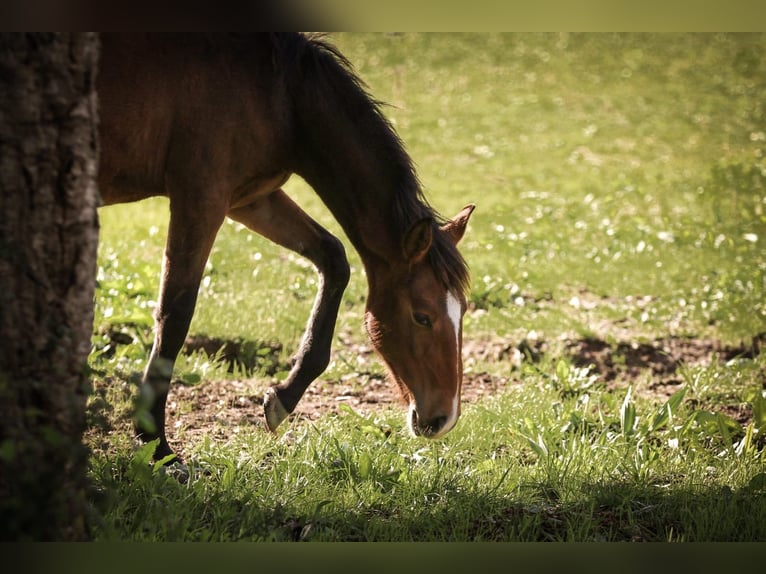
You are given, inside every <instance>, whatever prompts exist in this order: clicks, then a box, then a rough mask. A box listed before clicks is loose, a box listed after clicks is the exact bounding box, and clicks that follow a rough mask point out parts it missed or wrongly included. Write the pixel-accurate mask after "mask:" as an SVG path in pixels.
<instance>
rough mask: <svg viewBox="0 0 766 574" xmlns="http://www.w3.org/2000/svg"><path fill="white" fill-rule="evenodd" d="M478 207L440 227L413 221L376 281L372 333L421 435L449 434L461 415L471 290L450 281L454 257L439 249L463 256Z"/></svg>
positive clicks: (370, 306) (369, 319)
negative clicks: (461, 247) (395, 257)
mask: <svg viewBox="0 0 766 574" xmlns="http://www.w3.org/2000/svg"><path fill="white" fill-rule="evenodd" d="M473 210H474V206H473V205H468V206H466V207H465V208H463V210H462V211H461V212H460V213H459V214H458V215H457V216H456V217H455V218H454V219H452V220H451V221H448V222H447V223H445V224H444V225H441V226H437V225H436V224H435V223H434V220H433V219H432V218H425V219H421V220H420V221H417V222H416V223H414V224H413V225H412V226H411V227H410V229H409V230H408V231H407V233H406V234H405V236H404V238H403V240H402V260H401V261H397V262H395V263H394V264H390V265H388V266H387V267H386V272H385V273H376V274H375V277H374V278H373V279H372V280H371V282H370V296H369V298H368V302H367V311H366V314H365V326H366V328H367V333H368V334H369V336H370V340H371V341H372V344H373V347H374V348H375V350H376V351H377V352H378V353H379V354H380V355H381V357H382V358H383V360H384V362H385V364H386V366H387V367H388V370H389V372H390V373H391V376H392V378H393V379H394V380H395V381H396V383H397V384H398V386H399V388H400V390H401V391H402V396H403V397H404V399H405V400H406V401H407V403H408V404H409V416H408V424H409V428H410V431H411V432H412V433H413V434H414V435H417V436H423V437H427V438H437V437H440V436H443V435H445V434H446V433H448V432H449V431H450V430H451V429H452V428H453V427H454V426H455V423H456V422H457V419H458V417H459V416H460V392H461V387H462V380H463V361H462V357H461V348H462V319H463V314H464V313H465V309H466V298H465V293H464V291H465V286H464V285H463V286H461V285H458V284H455V282H454V281H451V280H450V273H449V270H448V269H447V268H446V267H445V266H448V265H449V264H450V257H444V256H443V255H444V254H441V255H440V254H438V253H434V250H439V249H441V250H442V251H444V250H445V248H446V250H447V251H451V252H452V254H453V255H456V253H457V251H456V248H455V246H456V245H457V244H458V242H459V241H460V239H461V238H462V237H463V234H464V232H465V228H466V225H467V223H468V219H469V218H470V216H471V213H472V212H473ZM453 260H454V257H453Z"/></svg>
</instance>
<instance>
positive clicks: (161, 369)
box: [144, 357, 174, 382]
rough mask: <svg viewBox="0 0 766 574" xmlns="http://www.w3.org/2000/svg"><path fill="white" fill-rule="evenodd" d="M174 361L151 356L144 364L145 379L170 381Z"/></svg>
mask: <svg viewBox="0 0 766 574" xmlns="http://www.w3.org/2000/svg"><path fill="white" fill-rule="evenodd" d="M173 366H174V361H173V360H172V359H166V358H165V357H153V358H152V359H150V360H149V364H148V365H147V366H146V375H145V377H144V378H145V380H147V381H149V380H151V381H152V382H154V381H163V380H165V381H170V378H171V377H172V376H173Z"/></svg>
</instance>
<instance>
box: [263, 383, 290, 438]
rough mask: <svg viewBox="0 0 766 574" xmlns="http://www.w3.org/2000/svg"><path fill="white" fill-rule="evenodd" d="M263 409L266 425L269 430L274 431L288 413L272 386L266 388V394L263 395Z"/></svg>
mask: <svg viewBox="0 0 766 574" xmlns="http://www.w3.org/2000/svg"><path fill="white" fill-rule="evenodd" d="M263 411H264V413H265V415H266V426H267V427H268V429H269V430H270V431H271V432H275V431H276V430H277V427H278V426H279V425H280V424H281V423H282V421H283V420H285V419H286V418H287V415H289V414H290V413H288V412H287V410H286V409H285V407H284V406H283V405H282V401H280V400H279V397H278V396H277V392H276V391H275V390H274V389H272V388H269V389H266V394H265V395H264V397H263Z"/></svg>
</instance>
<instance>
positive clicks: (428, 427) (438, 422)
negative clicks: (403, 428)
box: [410, 409, 449, 438]
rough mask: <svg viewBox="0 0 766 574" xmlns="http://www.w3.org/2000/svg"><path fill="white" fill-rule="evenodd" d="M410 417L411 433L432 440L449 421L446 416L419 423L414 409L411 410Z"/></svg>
mask: <svg viewBox="0 0 766 574" xmlns="http://www.w3.org/2000/svg"><path fill="white" fill-rule="evenodd" d="M410 416H411V417H412V420H411V422H412V424H411V428H412V431H413V432H414V433H415V434H416V435H419V436H422V437H425V438H434V437H435V436H438V435H439V433H440V431H441V430H442V429H443V428H444V425H446V424H447V421H448V420H449V416H447V415H438V416H435V417H433V418H432V419H430V420H428V421H421V420H420V417H418V413H417V411H415V409H412V411H411V414H410Z"/></svg>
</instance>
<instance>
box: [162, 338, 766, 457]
mask: <svg viewBox="0 0 766 574" xmlns="http://www.w3.org/2000/svg"><path fill="white" fill-rule="evenodd" d="M764 342H766V333H765V334H761V335H759V336H757V337H754V338H753V340H752V342H751V344H749V345H741V346H727V345H723V344H721V343H720V342H718V341H714V340H703V339H691V338H668V339H658V340H655V341H652V342H649V343H629V342H619V343H615V344H609V343H607V342H606V341H603V340H600V339H596V338H584V339H578V340H573V341H568V342H565V343H564V344H563V351H562V354H563V355H564V356H566V357H568V358H569V359H570V360H571V361H572V363H573V364H574V365H577V366H582V367H585V366H590V367H591V368H592V370H593V372H594V373H596V374H597V375H598V376H599V377H600V378H601V379H602V380H603V381H604V382H605V383H606V384H607V386H612V387H619V386H625V385H627V384H629V383H631V382H635V381H637V380H639V379H642V380H646V379H647V378H649V379H650V380H651V382H650V383H649V384H648V387H645V388H647V391H646V392H650V393H652V394H655V395H658V396H668V395H671V394H672V393H673V392H675V391H676V390H677V387H678V386H679V385H681V384H682V380H681V376H680V374H679V369H680V368H681V366H682V365H684V364H685V365H688V366H696V365H706V364H711V362H713V361H715V360H718V361H722V362H724V361H728V360H731V359H733V358H736V357H742V358H753V357H755V356H757V355H758V354H759V353H760V352H761V350H762V348H763V346H764ZM550 346H551V345H549V344H548V343H547V342H546V341H538V340H531V341H530V340H522V341H520V342H517V343H511V342H507V341H496V342H481V343H476V342H469V341H466V342H465V344H464V349H463V353H464V357H466V359H467V361H466V363H468V364H470V363H471V362H473V363H476V361H477V360H481V361H487V362H491V363H498V362H507V363H508V364H509V369H508V373H509V374H508V376H498V375H493V374H490V373H487V372H471V373H469V374H467V375H466V377H465V379H464V382H463V393H462V399H463V401H464V403H471V402H475V401H477V400H479V399H481V398H482V397H484V396H489V395H492V394H494V393H496V392H498V391H500V390H502V389H503V388H505V387H506V386H508V385H509V384H520V383H521V374H520V372H519V371H518V369H517V367H518V366H519V365H520V364H521V363H522V362H524V361H526V362H531V363H535V362H539V361H541V360H542V359H543V358H544V357H545V356H546V355H549V354H552V353H553V351H551V349H550ZM185 349H186V351H185V352H192V351H199V350H202V351H204V352H206V353H208V354H209V355H211V356H219V357H223V358H224V359H225V360H227V361H230V362H231V364H235V363H238V364H240V365H241V366H244V367H246V368H247V369H248V370H251V369H253V368H255V367H259V366H261V367H262V366H268V365H273V366H274V369H275V370H280V369H281V370H284V369H286V368H289V365H286V364H285V363H284V362H283V361H281V359H280V357H281V356H282V347H281V345H270V346H267V345H264V344H263V343H245V345H243V343H242V342H238V341H222V340H217V339H208V338H203V337H198V338H195V339H190V340H188V341H187V344H186V347H185ZM243 349H244V350H243ZM264 349H267V351H265V350H264ZM359 353H360V354H365V355H367V354H370V350H369V348H367V347H364V348H360V349H359ZM253 357H255V362H252V361H253ZM244 361H251V362H244ZM280 361H281V362H280ZM267 372H268V371H267ZM267 384H268V383H267V382H266V380H264V379H263V378H262V377H261V378H259V379H255V378H253V379H241V380H240V379H237V380H210V381H205V382H204V383H202V384H197V385H186V384H183V383H182V382H180V381H176V382H175V383H174V384H173V385H172V387H171V392H170V395H169V397H168V406H167V413H168V421H167V425H168V428H169V429H172V430H171V432H170V433H169V434H170V436H169V438H170V440H171V444H172V443H175V444H173V446H174V448H177V449H178V450H179V452H180V453H183V450H184V449H183V446H184V444H187V445H188V444H190V443H192V442H197V441H196V440H194V439H200V438H202V436H208V437H209V438H210V439H211V440H226V439H227V438H229V437H230V436H231V435H232V434H235V433H237V432H239V430H240V429H241V428H246V427H249V426H251V425H258V426H263V425H264V422H263V412H262V405H263V393H264V391H265V389H266V386H267ZM396 404H399V405H401V407H402V410H404V409H405V405H404V403H403V401H402V399H401V398H400V396H399V391H398V389H397V388H396V386H395V385H394V384H393V383H391V382H389V381H388V380H386V379H385V378H384V377H382V376H380V375H377V374H372V373H359V374H357V375H356V376H346V377H344V379H343V380H340V381H331V380H327V379H324V378H320V379H318V380H316V381H315V382H314V383H313V384H312V385H311V386H310V387H309V388H308V390H307V391H306V394H305V395H304V396H303V398H302V399H301V402H300V403H299V405H298V407H297V409H296V412H295V413H294V414H293V415H291V417H292V418H297V417H301V418H308V419H309V420H315V419H317V418H319V417H320V416H324V415H327V414H331V413H336V414H337V413H338V412H339V411H340V409H341V405H348V406H349V407H351V408H352V409H353V410H354V411H356V412H359V413H360V414H363V415H369V414H372V413H374V412H375V411H376V409H379V408H380V407H381V406H382V405H396ZM746 410H747V409H746ZM727 414H729V415H730V416H732V417H733V418H735V419H737V420H742V421H744V420H746V419H747V418H748V417H749V416H752V415H751V413H749V412H744V411H742V409H740V411H737V412H727ZM190 439H191V440H190Z"/></svg>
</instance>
